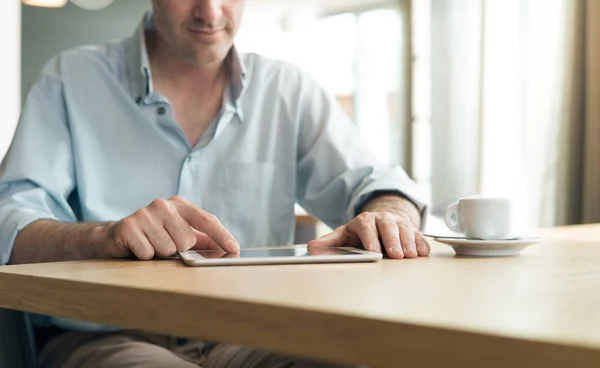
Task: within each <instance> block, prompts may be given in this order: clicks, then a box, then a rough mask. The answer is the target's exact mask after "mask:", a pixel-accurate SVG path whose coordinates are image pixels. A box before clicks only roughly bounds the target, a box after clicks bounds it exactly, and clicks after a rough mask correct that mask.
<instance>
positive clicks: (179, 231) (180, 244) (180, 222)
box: [163, 214, 197, 251]
mask: <svg viewBox="0 0 600 368" xmlns="http://www.w3.org/2000/svg"><path fill="white" fill-rule="evenodd" d="M163 226H164V228H165V230H166V231H167V233H169V236H170V237H171V239H172V240H173V243H174V244H175V247H176V248H177V250H179V251H186V250H188V249H190V248H192V247H193V246H194V245H196V243H197V239H196V235H195V234H194V231H193V229H192V228H191V227H190V225H189V224H188V223H187V222H185V220H184V219H182V218H181V217H180V216H179V214H174V215H172V216H168V217H167V218H165V219H164V222H163Z"/></svg>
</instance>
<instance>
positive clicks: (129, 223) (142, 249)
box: [115, 217, 154, 260]
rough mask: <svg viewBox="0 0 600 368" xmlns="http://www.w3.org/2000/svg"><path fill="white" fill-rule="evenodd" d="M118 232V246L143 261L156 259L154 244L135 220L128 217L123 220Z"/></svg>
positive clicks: (116, 241)
mask: <svg viewBox="0 0 600 368" xmlns="http://www.w3.org/2000/svg"><path fill="white" fill-rule="evenodd" d="M117 232H118V234H117V236H116V239H115V243H116V244H117V246H119V247H121V248H127V249H129V250H130V251H131V253H133V255H134V256H136V257H137V258H139V259H141V260H149V259H152V257H154V248H153V247H152V244H150V241H149V240H148V238H147V237H146V235H145V234H144V232H143V231H142V229H141V228H140V227H139V226H138V225H137V223H136V222H135V220H134V219H132V218H131V217H128V218H126V219H124V220H122V221H121V223H120V225H119V229H118V230H117Z"/></svg>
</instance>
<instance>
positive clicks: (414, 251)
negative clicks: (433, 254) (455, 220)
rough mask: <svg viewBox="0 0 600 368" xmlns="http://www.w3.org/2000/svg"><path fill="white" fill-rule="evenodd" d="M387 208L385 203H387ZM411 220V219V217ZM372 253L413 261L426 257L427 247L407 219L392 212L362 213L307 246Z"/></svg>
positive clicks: (404, 215) (395, 210) (421, 236)
mask: <svg viewBox="0 0 600 368" xmlns="http://www.w3.org/2000/svg"><path fill="white" fill-rule="evenodd" d="M388 204H389V202H388ZM413 217H414V216H413ZM361 244H362V245H363V247H364V248H365V249H366V250H369V251H372V252H379V253H381V252H382V249H383V248H385V251H386V253H387V255H388V257H389V258H416V257H419V256H421V257H423V256H427V255H429V251H430V249H429V244H428V243H427V241H426V240H425V238H424V237H423V234H422V233H421V232H420V231H419V229H417V228H416V227H415V226H414V225H413V222H412V221H411V218H410V216H409V215H408V214H407V213H406V212H404V211H402V210H398V209H397V208H394V209H393V210H392V209H390V210H383V211H372V210H368V209H367V210H366V211H365V212H363V213H361V214H359V215H358V216H356V217H355V218H354V219H353V220H352V221H350V222H349V223H347V224H346V225H343V226H340V227H338V228H337V229H335V230H334V231H333V232H332V233H330V234H327V235H325V236H323V237H321V238H319V239H316V240H313V241H311V242H309V243H308V247H309V248H312V247H359V246H360V245H361Z"/></svg>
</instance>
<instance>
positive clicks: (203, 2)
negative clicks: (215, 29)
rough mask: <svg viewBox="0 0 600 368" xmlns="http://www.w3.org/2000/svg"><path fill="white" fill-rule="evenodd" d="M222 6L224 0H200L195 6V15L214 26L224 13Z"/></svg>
mask: <svg viewBox="0 0 600 368" xmlns="http://www.w3.org/2000/svg"><path fill="white" fill-rule="evenodd" d="M222 6H223V0H198V1H196V6H195V7H194V17H196V18H200V19H203V20H204V21H205V22H206V23H207V25H211V26H214V25H215V23H217V21H218V20H219V19H220V18H221V16H222V15H223V10H222Z"/></svg>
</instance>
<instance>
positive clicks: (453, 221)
mask: <svg viewBox="0 0 600 368" xmlns="http://www.w3.org/2000/svg"><path fill="white" fill-rule="evenodd" d="M444 222H445V223H446V226H448V228H449V229H450V230H452V231H454V232H455V233H461V232H462V230H461V229H460V220H459V218H458V202H454V203H453V204H451V205H450V206H449V207H448V208H446V212H445V214H444Z"/></svg>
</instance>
